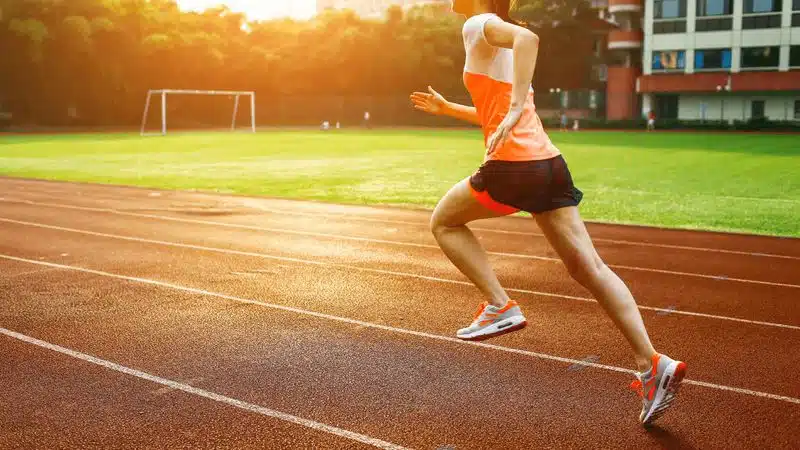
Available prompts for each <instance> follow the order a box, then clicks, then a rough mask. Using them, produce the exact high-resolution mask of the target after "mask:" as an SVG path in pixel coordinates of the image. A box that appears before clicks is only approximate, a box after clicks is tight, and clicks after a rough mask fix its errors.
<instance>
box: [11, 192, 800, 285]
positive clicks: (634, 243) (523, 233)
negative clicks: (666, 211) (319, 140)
mask: <svg viewBox="0 0 800 450" xmlns="http://www.w3.org/2000/svg"><path fill="white" fill-rule="evenodd" d="M0 202H6V203H22V204H28V205H36V206H49V207H53V208H64V209H75V210H80V211H94V212H106V213H113V214H119V215H126V216H131V217H147V218H152V219H162V220H172V221H176V222H185V223H198V224H208V225H220V226H226V227H231V228H241V229H247V230H258V231H274V232H281V233H294V234H304V232H298V231H296V230H285V229H275V228H263V227H256V226H248V225H238V224H231V223H225V222H215V221H207V220H192V219H182V218H177V217H170V216H160V215H155V214H144V213H134V212H129V211H122V210H118V209H113V208H93V207H88V206H77V205H66V204H61V203H49V202H36V201H32V200H21V199H10V198H3V197H0ZM248 207H249V208H252V209H258V210H260V211H265V212H269V213H273V214H281V215H297V216H304V217H334V218H337V219H345V220H350V221H355V222H357V221H362V222H378V223H392V224H400V225H413V226H427V224H424V223H420V222H411V221H402V220H391V219H373V218H367V217H357V216H348V215H345V214H330V213H303V212H298V211H281V210H274V209H268V208H263V207H259V206H248ZM629 226H630V225H629ZM470 228H471V229H472V230H473V231H480V232H485V233H497V234H507V235H515V236H527V237H544V234H542V233H534V232H526V231H511V230H499V229H494V228H481V227H475V226H472V227H470ZM305 234H308V235H310V236H313V235H318V236H325V237H335V238H339V239H350V240H363V241H373V242H383V243H392V244H402V245H410V246H417V247H430V246H429V245H425V244H413V243H403V242H398V241H384V240H380V239H372V240H371V239H368V238H357V237H352V236H339V235H332V234H325V233H316V234H315V233H310V232H309V233H305ZM592 240H593V241H594V242H605V243H609V244H621V245H632V246H641V247H652V248H667V249H673V250H687V251H699V252H707V253H723V254H729V255H742V256H756V257H764V258H778V259H789V260H800V256H789V255H778V254H773V253H762V252H746V251H740V250H726V249H717V248H706V247H692V246H687V245H673V244H655V243H649V242H638V241H626V240H620V239H604V238H596V237H592ZM436 248H438V247H436ZM519 256H522V257H529V258H533V259H541V260H552V261H560V260H559V259H558V258H549V257H543V256H538V257H535V256H531V255H519ZM630 270H636V269H630Z"/></svg>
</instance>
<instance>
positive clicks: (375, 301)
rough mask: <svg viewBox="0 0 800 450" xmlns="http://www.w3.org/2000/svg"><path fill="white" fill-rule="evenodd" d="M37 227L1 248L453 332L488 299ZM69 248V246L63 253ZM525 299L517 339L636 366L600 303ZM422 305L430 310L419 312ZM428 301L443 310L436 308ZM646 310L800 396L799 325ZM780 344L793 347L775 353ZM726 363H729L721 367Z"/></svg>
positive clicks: (699, 373) (743, 379)
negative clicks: (797, 371) (792, 374)
mask: <svg viewBox="0 0 800 450" xmlns="http://www.w3.org/2000/svg"><path fill="white" fill-rule="evenodd" d="M19 231H24V229H23V230H19ZM13 234H16V233H13V232H12V233H8V236H12V235H13ZM33 236H36V239H35V240H32V241H26V243H24V244H23V243H18V242H9V241H8V240H2V238H0V254H8V252H9V251H13V252H14V253H13V254H15V255H20V254H22V255H24V257H28V258H29V259H33V260H37V259H38V258H42V257H44V258H45V259H47V260H51V261H54V262H62V263H66V264H68V265H77V266H80V267H86V268H90V269H98V270H105V271H110V272H112V273H118V274H123V275H132V276H137V277H143V278H147V279H155V280H162V281H166V282H171V283H177V284H181V285H185V286H189V287H196V288H201V289H207V290H210V291H213V292H222V293H226V294H231V295H236V296H241V297H244V298H250V299H267V301H273V300H272V299H279V300H278V301H280V302H283V303H282V304H285V305H288V306H296V307H301V308H305V309H311V310H314V311H319V312H325V313H330V314H335V315H338V316H344V317H351V318H356V319H360V320H365V321H368V322H373V323H384V324H387V325H392V326H398V327H401V328H405V329H413V330H421V331H425V332H430V333H434V334H437V335H443V336H451V335H452V334H453V333H454V330H456V329H458V328H460V327H461V326H464V324H465V323H466V322H468V321H469V314H470V312H471V311H472V310H473V309H474V308H475V305H476V304H477V303H478V302H479V301H480V300H481V299H480V295H479V293H478V292H477V290H475V289H474V288H473V287H471V286H464V285H455V284H449V283H440V282H436V281H431V280H418V279H409V278H406V277H396V276H387V275H385V274H376V273H369V272H358V271H352V270H347V269H342V268H336V267H324V266H308V265H305V264H297V263H294V262H291V261H276V260H264V259H263V258H258V257H252V256H243V255H230V254H220V253H217V252H208V251H202V250H195V249H185V248H178V249H175V248H172V247H169V246H163V245H152V244H142V243H138V242H124V241H123V242H118V241H115V240H107V239H95V238H94V237H91V236H80V237H78V238H77V239H76V237H75V236H69V235H67V236H64V235H63V234H62V233H60V232H52V231H44V232H42V233H36V234H35V235H33ZM40 243H47V244H45V245H42V244H40ZM12 248H13V250H12ZM64 253H66V254H67V255H68V256H67V257H63V258H62V257H59V256H58V255H61V254H64ZM521 300H522V304H523V307H524V309H525V312H526V314H527V315H528V317H529V319H530V320H531V324H532V326H531V327H529V328H528V329H526V330H525V331H524V332H523V333H514V334H512V335H510V336H508V337H504V338H502V339H504V340H507V341H508V346H510V347H514V348H521V349H525V350H531V351H535V352H543V353H548V354H554V355H559V356H567V357H571V358H575V359H580V358H583V357H585V356H587V355H596V356H599V357H600V358H601V359H602V361H604V363H610V364H613V365H617V366H621V367H629V366H630V360H631V356H630V352H629V350H628V347H627V345H626V343H625V342H624V340H623V339H622V337H621V335H620V334H619V333H618V332H617V331H616V330H615V329H614V328H613V327H612V325H611V322H610V321H609V320H608V318H607V317H606V316H605V315H604V314H603V312H602V310H601V309H600V308H599V307H598V306H597V305H596V304H594V303H586V302H575V301H564V300H559V299H555V298H550V297H541V296H530V297H525V298H523V299H521ZM421 307H422V308H423V311H424V312H423V313H422V314H414V312H415V311H419V310H420V308H421ZM428 309H430V310H431V311H435V318H433V319H432V318H431V317H430V315H429V314H428V313H427V311H428ZM643 315H644V317H645V320H646V323H647V324H648V325H649V329H650V333H651V337H652V339H653V340H654V342H655V343H656V344H657V347H658V348H659V349H661V351H663V352H665V353H667V354H671V355H673V356H676V357H677V356H678V355H679V357H680V358H682V359H686V360H687V361H691V362H692V364H693V366H692V375H691V376H692V377H696V378H697V379H700V380H703V381H709V382H713V383H718V384H724V385H730V386H735V387H742V388H747V389H754V390H757V391H765V392H770V393H775V394H779V395H789V396H791V397H800V386H798V385H797V383H794V382H793V380H791V379H790V378H787V377H779V376H775V374H779V373H787V371H791V370H792V367H794V366H795V365H796V364H800V347H799V346H800V341H798V339H797V338H796V336H797V333H798V332H797V331H796V330H786V329H781V328H766V327H763V326H757V325H746V324H739V323H733V322H727V321H719V320H709V319H706V318H696V317H691V316H679V315H676V314H660V313H659V314H655V313H650V312H648V311H645V312H644V314H643ZM687 330H691V331H690V332H687ZM700 330H702V331H700ZM503 342H505V341H503ZM504 345H505V344H504ZM743 348H744V349H746V351H747V358H744V359H743V358H742V357H741V354H742V351H743V350H742V349H743ZM711 349H713V351H711ZM775 352H778V353H779V354H783V355H787V356H786V357H783V358H774V357H773V355H774V354H775ZM719 365H724V366H725V367H726V370H725V371H719V370H718V367H719Z"/></svg>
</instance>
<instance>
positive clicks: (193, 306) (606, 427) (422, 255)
mask: <svg viewBox="0 0 800 450" xmlns="http://www.w3.org/2000/svg"><path fill="white" fill-rule="evenodd" d="M429 214H430V213H429V212H426V211H414V210H399V209H388V208H369V207H354V206H338V205H326V204H318V203H312V202H294V201H286V200H268V199H252V198H244V197H232V196H213V195H206V194H195V193H187V192H166V191H153V190H145V189H133V188H123V187H109V186H95V185H85V184H70V183H54V182H42V181H28V180H19V179H3V178H0V230H1V231H0V357H1V358H2V359H0V386H2V387H3V389H2V390H0V418H2V420H0V448H48V449H50V448H75V447H96V446H103V447H113V448H164V447H170V448H175V447H181V448H185V447H192V448H195V447H199V448H211V447H213V448H282V449H283V448H369V447H375V446H377V447H382V448H417V449H448V448H450V449H452V448H454V449H479V448H480V449H484V448H486V449H489V448H493V449H494V448H496V449H511V448H520V449H531V448H653V447H656V448H658V447H666V448H704V449H705V448H725V449H730V448H798V447H799V446H800V438H798V436H797V430H799V429H800V382H799V381H798V376H797V367H798V366H800V308H798V300H800V240H797V239H780V238H766V237H755V236H744V235H728V234H716V233H700V232H687V231H670V230H660V229H652V228H643V227H621V226H610V225H599V224H594V225H590V231H591V233H592V235H593V237H594V238H595V241H596V245H597V247H598V249H599V252H600V254H601V255H602V256H603V257H604V258H605V259H606V261H607V263H609V264H610V265H612V266H613V267H614V268H615V270H616V271H617V272H618V273H619V274H620V275H621V276H622V277H623V278H624V279H625V280H626V282H627V283H628V284H629V286H630V287H631V289H632V291H633V292H634V294H635V295H636V296H637V299H638V302H639V305H640V307H641V308H642V314H643V316H644V319H645V323H646V324H647V326H648V328H649V331H650V334H651V338H652V339H653V341H654V343H655V344H656V347H657V348H658V349H660V350H661V351H663V352H665V353H667V354H670V355H672V356H673V357H676V358H681V359H683V360H685V361H687V362H688V364H689V374H688V380H687V381H686V382H685V385H684V387H683V389H682V391H681V395H680V396H679V398H678V401H677V402H676V403H675V405H674V407H673V410H671V411H670V412H669V413H668V414H666V415H665V416H664V417H662V418H661V419H660V421H659V422H658V424H659V426H657V427H654V428H652V429H650V430H646V429H643V428H642V427H641V426H639V425H638V424H637V416H638V409H639V399H638V398H637V397H636V395H635V394H634V393H633V392H631V391H628V390H627V385H628V384H629V382H630V381H631V380H632V376H631V375H630V374H629V373H628V368H630V367H631V363H632V361H631V357H630V353H629V350H628V348H627V346H626V344H625V342H624V341H623V339H622V337H621V336H620V334H619V333H618V332H617V331H616V330H615V329H614V328H613V326H612V325H611V322H610V320H608V319H607V318H606V317H605V315H604V314H603V313H602V311H601V309H600V308H599V306H598V305H597V304H596V303H594V302H593V301H591V299H590V298H589V295H588V294H587V292H585V291H584V290H583V289H582V288H580V287H579V286H577V285H576V284H575V283H574V282H572V281H571V280H570V279H569V278H568V276H567V274H566V271H565V269H564V267H563V266H562V265H561V264H560V263H559V262H558V261H557V260H555V259H554V256H555V255H554V254H553V252H552V251H551V250H549V249H548V247H547V245H546V243H545V241H544V239H543V238H542V237H541V235H539V234H538V230H537V229H536V227H535V225H534V222H533V221H532V220H530V219H529V218H504V219H497V220H494V221H488V222H478V223H476V224H474V229H476V230H477V231H476V234H477V235H478V236H479V237H480V239H481V240H482V242H483V243H484V244H485V246H486V247H487V249H489V250H490V251H491V252H492V260H493V262H494V264H495V265H496V269H497V271H498V274H499V276H500V278H501V281H502V282H503V283H504V285H505V286H507V287H508V288H509V289H510V291H511V294H512V296H513V297H514V298H516V299H518V300H519V301H520V302H521V304H522V306H523V309H524V311H525V312H526V314H527V316H528V319H529V322H530V325H529V326H528V328H526V329H525V330H523V331H522V332H518V333H513V334H511V335H507V336H503V337H500V338H497V339H494V340H490V341H487V342H485V343H483V344H468V343H462V342H458V341H456V340H455V339H453V338H452V336H453V334H454V332H455V330H456V329H457V328H459V327H460V326H463V325H465V324H466V323H468V322H469V320H470V318H471V313H472V311H473V309H474V308H475V306H476V305H477V303H478V302H479V301H480V300H481V298H480V295H479V293H478V292H477V290H476V289H475V288H473V287H471V285H469V284H468V283H467V282H466V281H465V278H464V277H463V276H462V275H460V274H459V273H458V272H457V270H456V269H455V268H454V267H452V266H451V265H450V263H449V262H448V261H447V259H446V258H445V257H444V255H443V254H442V253H441V251H440V250H439V249H438V248H437V247H436V246H435V243H434V241H433V239H432V236H431V234H430V233H429V232H428V228H427V221H428V218H429Z"/></svg>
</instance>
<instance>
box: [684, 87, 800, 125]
mask: <svg viewBox="0 0 800 450" xmlns="http://www.w3.org/2000/svg"><path fill="white" fill-rule="evenodd" d="M753 100H764V101H765V103H764V115H766V117H767V118H768V119H770V120H785V119H788V120H793V115H794V102H795V100H800V93H795V94H790V95H771V94H768V95H751V94H744V95H739V94H719V95H681V96H680V99H679V100H678V118H679V119H684V120H700V119H702V118H703V116H702V106H701V105H702V104H705V105H706V113H705V119H706V120H720V119H721V118H722V117H721V116H722V115H723V114H724V119H725V120H729V121H732V120H747V119H750V112H751V104H752V101H753ZM723 105H724V111H723V109H722V108H723Z"/></svg>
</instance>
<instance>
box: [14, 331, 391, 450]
mask: <svg viewBox="0 0 800 450" xmlns="http://www.w3.org/2000/svg"><path fill="white" fill-rule="evenodd" d="M0 334H4V335H6V336H8V337H10V338H14V339H17V340H20V341H22V342H25V343H28V344H31V345H35V346H38V347H41V348H44V349H47V350H52V351H54V352H58V353H61V354H64V355H67V356H70V357H72V358H75V359H79V360H81V361H85V362H88V363H92V364H96V365H98V366H102V367H105V368H107V369H111V370H114V371H117V372H121V373H124V374H125V375H130V376H133V377H136V378H141V379H143V380H147V381H151V382H153V383H158V384H160V385H163V386H167V387H169V388H172V389H176V390H179V391H183V392H186V393H187V394H192V395H196V396H198V397H203V398H207V399H209V400H213V401H215V402H219V403H224V404H226V405H229V406H233V407H236V408H239V409H243V410H245V411H249V412H252V413H256V414H260V415H262V416H267V417H272V418H275V419H279V420H283V421H284V422H291V423H294V424H297V425H301V426H304V427H306V428H311V429H313V430H317V431H322V432H325V433H329V434H333V435H336V436H339V437H342V438H345V439H350V440H352V441H357V442H361V443H364V444H368V445H372V446H374V447H377V448H382V449H388V450H405V447H401V446H399V445H396V444H392V443H390V442H386V441H382V440H380V439H376V438H373V437H370V436H366V435H363V434H359V433H356V432H353V431H349V430H344V429H342V428H337V427H334V426H332V425H327V424H324V423H320V422H315V421H313V420H309V419H304V418H302V417H297V416H293V415H291V414H287V413H283V412H280V411H275V410H274V409H269V408H265V407H263V406H259V405H254V404H252V403H247V402H244V401H242V400H238V399H235V398H231V397H226V396H224V395H222V394H217V393H216V392H211V391H207V390H205V389H200V388H196V387H194V386H190V385H188V384H184V383H179V382H177V381H173V380H170V379H167V378H162V377H159V376H156V375H151V374H149V373H147V372H142V371H141V370H136V369H132V368H130V367H126V366H123V365H120V364H117V363H114V362H111V361H107V360H105V359H100V358H97V357H95V356H92V355H87V354H86V353H81V352H79V351H76V350H72V349H69V348H66V347H62V346H60V345H56V344H51V343H49V342H46V341H42V340H39V339H36V338H33V337H30V336H26V335H24V334H22V333H17V332H16V331H11V330H8V329H6V328H2V327H0Z"/></svg>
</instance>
